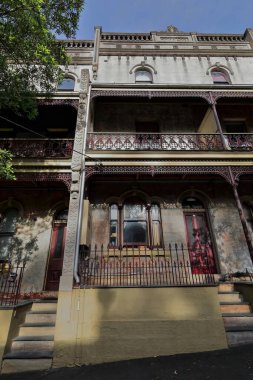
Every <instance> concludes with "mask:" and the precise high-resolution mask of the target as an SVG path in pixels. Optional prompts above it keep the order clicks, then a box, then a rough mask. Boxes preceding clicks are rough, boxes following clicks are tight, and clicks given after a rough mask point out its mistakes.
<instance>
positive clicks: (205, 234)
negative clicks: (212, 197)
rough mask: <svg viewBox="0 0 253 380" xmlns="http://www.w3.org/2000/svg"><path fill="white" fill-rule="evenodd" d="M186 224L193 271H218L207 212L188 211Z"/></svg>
mask: <svg viewBox="0 0 253 380" xmlns="http://www.w3.org/2000/svg"><path fill="white" fill-rule="evenodd" d="M185 224H186V233H187V241H188V247H189V255H190V262H191V267H192V273H195V274H203V273H217V269H216V264H215V258H214V252H213V248H212V241H211V235H210V230H209V227H208V223H207V219H206V214H205V212H195V213H194V212H189V213H188V212H186V213H185Z"/></svg>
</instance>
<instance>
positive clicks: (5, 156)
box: [0, 149, 15, 180]
mask: <svg viewBox="0 0 253 380" xmlns="http://www.w3.org/2000/svg"><path fill="white" fill-rule="evenodd" d="M0 178H4V179H7V180H14V179H15V175H14V171H13V168H12V154H11V153H10V152H8V151H7V150H5V149H0Z"/></svg>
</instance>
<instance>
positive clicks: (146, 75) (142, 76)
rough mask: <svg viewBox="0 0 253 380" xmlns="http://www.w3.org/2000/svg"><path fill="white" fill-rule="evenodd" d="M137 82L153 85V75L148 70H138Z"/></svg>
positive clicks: (136, 72)
mask: <svg viewBox="0 0 253 380" xmlns="http://www.w3.org/2000/svg"><path fill="white" fill-rule="evenodd" d="M135 82H144V83H152V82H153V77H152V73H151V72H150V71H148V70H144V69H142V70H136V71H135Z"/></svg>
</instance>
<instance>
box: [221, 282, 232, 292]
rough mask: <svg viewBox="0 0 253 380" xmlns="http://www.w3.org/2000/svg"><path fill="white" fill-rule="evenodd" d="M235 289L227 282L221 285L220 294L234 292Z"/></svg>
mask: <svg viewBox="0 0 253 380" xmlns="http://www.w3.org/2000/svg"><path fill="white" fill-rule="evenodd" d="M234 290H235V288H234V284H230V283H227V282H224V283H222V282H221V283H219V287H218V291H219V292H222V293H225V292H226V293H229V292H234Z"/></svg>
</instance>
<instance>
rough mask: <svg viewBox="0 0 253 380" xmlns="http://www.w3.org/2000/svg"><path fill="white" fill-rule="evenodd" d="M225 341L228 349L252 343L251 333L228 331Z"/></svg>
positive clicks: (252, 334) (252, 336)
mask: <svg viewBox="0 0 253 380" xmlns="http://www.w3.org/2000/svg"><path fill="white" fill-rule="evenodd" d="M227 341H228V345H229V347H232V346H239V345H242V344H249V343H253V331H248V330H246V331H228V332H227Z"/></svg>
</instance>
